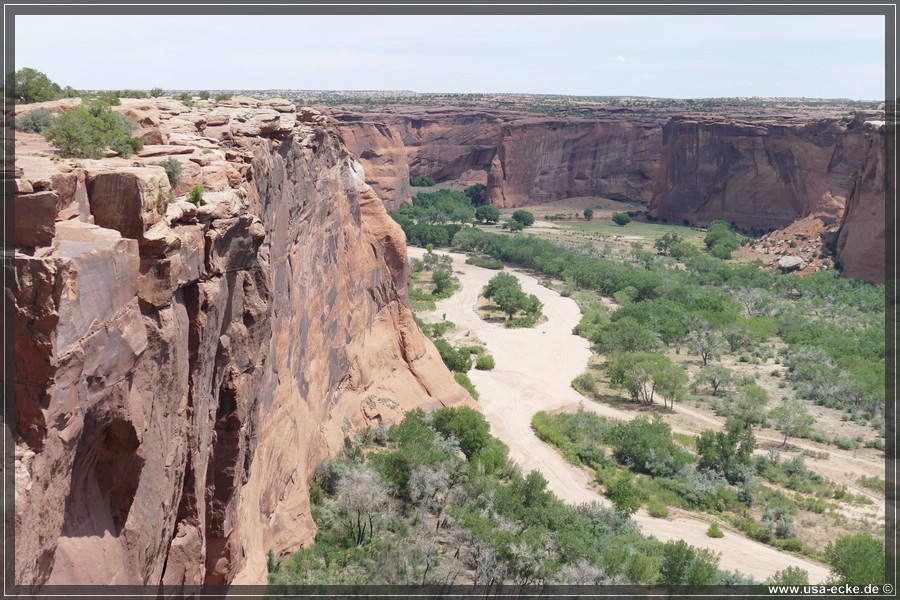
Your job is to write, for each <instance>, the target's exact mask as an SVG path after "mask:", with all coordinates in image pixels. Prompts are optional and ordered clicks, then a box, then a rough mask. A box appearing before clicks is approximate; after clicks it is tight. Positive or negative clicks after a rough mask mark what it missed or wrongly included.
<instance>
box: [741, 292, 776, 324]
mask: <svg viewBox="0 0 900 600" xmlns="http://www.w3.org/2000/svg"><path fill="white" fill-rule="evenodd" d="M730 292H731V295H732V296H733V297H734V299H735V300H737V301H738V302H740V303H741V304H743V305H744V308H745V309H747V315H749V316H751V317H756V316H764V315H770V314H772V312H773V311H774V308H775V303H774V300H773V299H772V296H771V295H770V294H768V293H766V292H765V291H763V290H761V289H759V288H747V287H739V288H734V289H732V290H730Z"/></svg>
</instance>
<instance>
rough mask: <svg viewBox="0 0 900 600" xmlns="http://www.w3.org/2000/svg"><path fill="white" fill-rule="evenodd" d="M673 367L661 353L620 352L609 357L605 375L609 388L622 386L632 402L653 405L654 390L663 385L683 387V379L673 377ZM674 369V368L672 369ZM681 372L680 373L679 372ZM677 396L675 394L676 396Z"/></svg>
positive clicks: (670, 390)
mask: <svg viewBox="0 0 900 600" xmlns="http://www.w3.org/2000/svg"><path fill="white" fill-rule="evenodd" d="M673 367H675V365H674V363H673V362H672V360H671V359H670V358H669V357H668V356H665V355H663V354H656V353H652V352H623V353H617V354H614V355H612V356H611V357H610V360H609V363H607V367H606V372H607V375H608V376H609V381H610V383H612V384H613V385H618V386H621V387H624V388H625V389H626V390H628V393H629V394H630V395H631V399H632V400H633V401H635V402H637V401H639V400H640V401H641V402H643V403H644V404H647V405H650V404H653V398H654V397H655V394H656V391H657V388H658V387H660V384H662V385H663V386H666V385H674V386H676V387H677V386H678V385H679V383H673V381H678V382H682V381H683V383H684V384H685V386H686V385H687V376H686V375H685V377H684V379H683V380H682V379H681V378H680V377H679V376H678V375H675V374H674V371H673V370H672V368H673ZM675 368H678V367H675ZM682 373H683V371H682ZM676 391H677V390H676V389H675V388H672V387H670V388H667V392H670V393H675V392H676ZM676 397H677V393H676Z"/></svg>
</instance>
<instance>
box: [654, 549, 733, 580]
mask: <svg viewBox="0 0 900 600" xmlns="http://www.w3.org/2000/svg"><path fill="white" fill-rule="evenodd" d="M718 567H719V557H718V556H717V555H716V554H714V553H713V552H712V551H711V550H707V549H706V548H703V549H698V548H694V547H693V546H691V545H689V544H688V543H687V542H685V541H684V540H678V541H676V542H666V544H665V546H664V547H663V553H662V563H661V564H660V567H659V574H660V579H659V582H660V583H661V584H663V585H711V584H713V583H715V581H716V576H717V575H718Z"/></svg>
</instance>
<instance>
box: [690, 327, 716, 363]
mask: <svg viewBox="0 0 900 600" xmlns="http://www.w3.org/2000/svg"><path fill="white" fill-rule="evenodd" d="M685 342H687V347H688V352H690V353H691V354H694V355H696V356H699V357H700V358H701V359H703V365H704V366H706V364H707V363H708V362H709V361H711V360H715V359H717V358H720V357H721V356H722V352H723V351H724V350H725V338H724V337H723V336H722V334H721V333H719V332H718V331H716V330H715V329H713V328H712V327H711V326H710V325H709V323H707V322H706V321H702V320H697V321H695V323H694V324H693V325H692V326H691V331H689V332H688V334H687V337H686V338H685Z"/></svg>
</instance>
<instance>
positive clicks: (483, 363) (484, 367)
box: [475, 354, 494, 371]
mask: <svg viewBox="0 0 900 600" xmlns="http://www.w3.org/2000/svg"><path fill="white" fill-rule="evenodd" d="M475 368H476V369H478V370H479V371H490V370H491V369H493V368H494V357H493V356H491V355H490V354H482V355H481V356H479V357H478V360H476V361H475Z"/></svg>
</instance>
